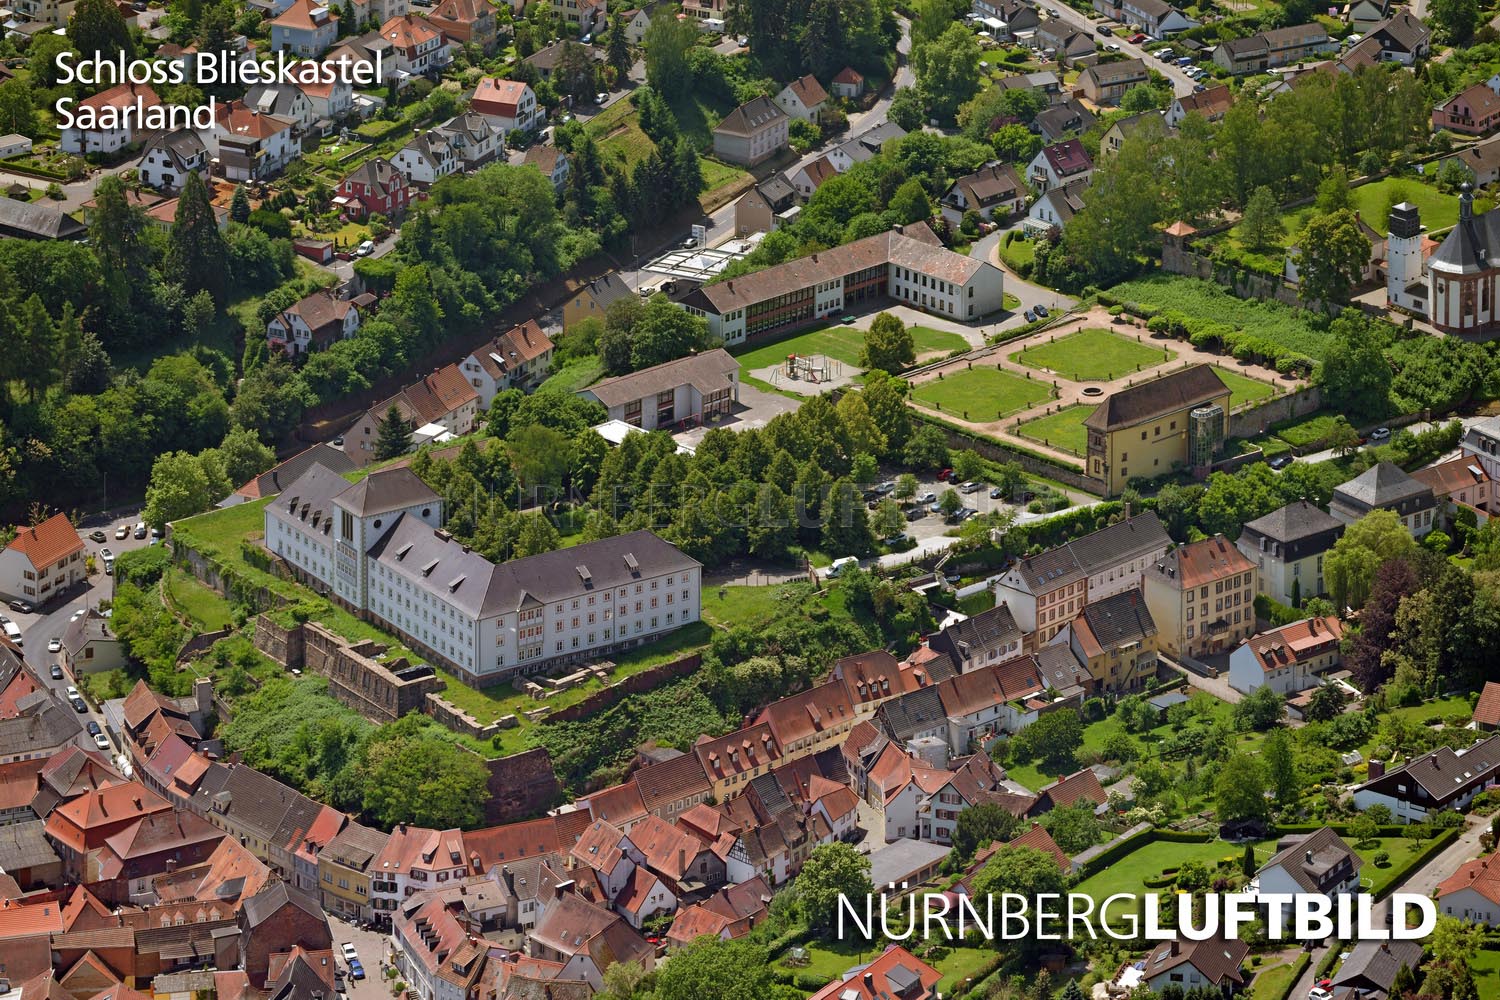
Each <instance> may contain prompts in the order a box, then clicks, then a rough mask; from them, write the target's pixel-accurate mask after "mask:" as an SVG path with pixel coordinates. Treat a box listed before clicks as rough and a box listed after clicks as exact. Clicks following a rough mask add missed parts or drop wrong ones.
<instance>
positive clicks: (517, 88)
mask: <svg viewBox="0 0 1500 1000" xmlns="http://www.w3.org/2000/svg"><path fill="white" fill-rule="evenodd" d="M469 110H470V111H471V112H472V113H474V114H477V115H483V116H484V117H486V118H488V119H489V120H490V124H492V125H494V126H495V128H497V129H499V130H500V132H501V133H502V135H509V134H510V133H512V132H531V131H533V130H535V129H538V128H540V127H541V125H542V121H543V120H544V118H545V113H544V112H543V110H542V108H541V106H540V105H539V104H538V103H537V99H536V92H535V91H534V90H532V89H531V85H530V84H528V83H526V82H524V81H522V80H502V79H499V78H498V77H493V76H487V77H484V78H483V79H481V80H480V81H479V86H478V87H476V88H475V89H474V97H473V98H472V99H471V100H470V102H469Z"/></svg>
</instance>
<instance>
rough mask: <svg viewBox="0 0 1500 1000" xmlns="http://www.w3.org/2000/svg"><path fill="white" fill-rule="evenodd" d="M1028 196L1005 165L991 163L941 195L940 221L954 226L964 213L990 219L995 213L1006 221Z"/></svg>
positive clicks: (1010, 167) (1022, 204) (1018, 177)
mask: <svg viewBox="0 0 1500 1000" xmlns="http://www.w3.org/2000/svg"><path fill="white" fill-rule="evenodd" d="M1027 195H1028V192H1027V190H1026V185H1025V184H1024V183H1022V181H1021V177H1020V175H1019V174H1017V173H1016V170H1015V168H1014V167H1012V166H1011V165H1010V164H1009V163H992V164H990V165H988V166H985V167H981V168H979V169H978V170H976V171H974V172H973V173H972V174H966V175H964V176H963V177H960V178H958V179H957V180H955V181H954V182H953V183H952V184H950V185H949V186H948V190H947V191H946V192H945V193H944V194H943V198H942V212H943V218H945V219H947V220H948V221H949V222H951V223H952V224H954V225H955V226H956V225H958V224H959V222H961V221H962V220H963V217H964V215H965V214H966V213H968V212H971V211H972V212H977V213H979V216H980V217H981V218H984V219H993V218H994V217H995V213H996V212H997V211H998V212H999V213H1000V215H1001V218H1006V217H1008V216H1010V215H1013V214H1015V213H1017V212H1020V211H1021V210H1022V209H1024V208H1025V207H1026V198H1027Z"/></svg>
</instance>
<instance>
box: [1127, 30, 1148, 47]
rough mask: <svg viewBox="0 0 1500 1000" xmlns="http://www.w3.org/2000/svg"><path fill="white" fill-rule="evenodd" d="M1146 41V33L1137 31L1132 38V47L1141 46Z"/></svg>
mask: <svg viewBox="0 0 1500 1000" xmlns="http://www.w3.org/2000/svg"><path fill="white" fill-rule="evenodd" d="M1145 40H1146V33H1145V32H1143V31H1137V32H1136V33H1135V34H1133V35H1131V36H1130V44H1132V45H1139V44H1141V43H1142V42H1144V41H1145Z"/></svg>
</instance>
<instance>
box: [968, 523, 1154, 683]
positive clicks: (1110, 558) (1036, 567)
mask: <svg viewBox="0 0 1500 1000" xmlns="http://www.w3.org/2000/svg"><path fill="white" fill-rule="evenodd" d="M1171 543H1172V540H1171V538H1169V537H1168V536H1167V529H1166V528H1165V527H1164V526H1163V525H1162V523H1161V519H1160V518H1158V517H1157V516H1156V514H1155V512H1152V511H1148V512H1147V513H1145V514H1134V515H1132V513H1131V512H1130V511H1129V510H1127V511H1126V512H1125V517H1124V518H1122V519H1121V520H1120V521H1118V522H1116V523H1114V524H1112V525H1109V526H1107V527H1104V528H1100V529H1099V530H1098V531H1094V532H1091V533H1089V534H1087V535H1084V536H1083V537H1082V538H1076V539H1074V540H1072V541H1070V542H1064V543H1063V544H1062V545H1060V546H1058V547H1057V548H1055V549H1050V550H1048V551H1047V552H1043V553H1040V554H1038V555H1036V556H1032V557H1030V558H1028V559H1022V560H1020V561H1019V562H1017V563H1015V564H1014V565H1013V566H1011V568H1010V569H1009V570H1008V571H1006V572H1005V573H1004V574H1002V575H1001V576H1000V577H999V579H997V580H996V581H995V584H994V591H995V603H996V605H997V606H1006V607H1009V608H1010V613H1011V614H1012V615H1014V617H1015V621H1016V623H1017V625H1019V627H1020V629H1021V632H1022V633H1023V634H1025V635H1026V636H1027V640H1026V643H1027V647H1028V648H1030V649H1033V650H1034V649H1038V648H1040V647H1042V646H1045V645H1047V643H1048V642H1049V641H1050V640H1051V639H1052V637H1053V636H1055V635H1057V634H1058V633H1059V632H1061V631H1062V629H1063V628H1064V627H1065V626H1067V625H1068V624H1069V623H1070V622H1072V621H1073V620H1074V619H1075V618H1077V617H1078V615H1079V614H1080V613H1081V612H1082V611H1083V609H1084V608H1085V607H1087V606H1088V605H1089V604H1091V603H1095V602H1098V601H1102V600H1104V599H1105V598H1107V597H1112V596H1114V595H1115V594H1122V593H1125V592H1126V591H1130V590H1135V589H1136V588H1138V587H1139V586H1140V584H1141V577H1142V574H1144V572H1145V570H1146V567H1147V566H1149V565H1151V564H1152V563H1154V562H1156V561H1157V560H1159V559H1161V558H1162V557H1163V556H1165V555H1166V552H1167V547H1168V546H1169V545H1171ZM1080 659H1081V657H1080Z"/></svg>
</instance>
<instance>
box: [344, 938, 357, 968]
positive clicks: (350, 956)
mask: <svg viewBox="0 0 1500 1000" xmlns="http://www.w3.org/2000/svg"><path fill="white" fill-rule="evenodd" d="M339 951H341V952H343V955H344V961H346V962H348V963H350V964H353V963H355V962H358V961H359V952H358V951H356V950H355V948H354V943H353V942H352V941H344V942H342V943H340V944H339Z"/></svg>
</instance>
